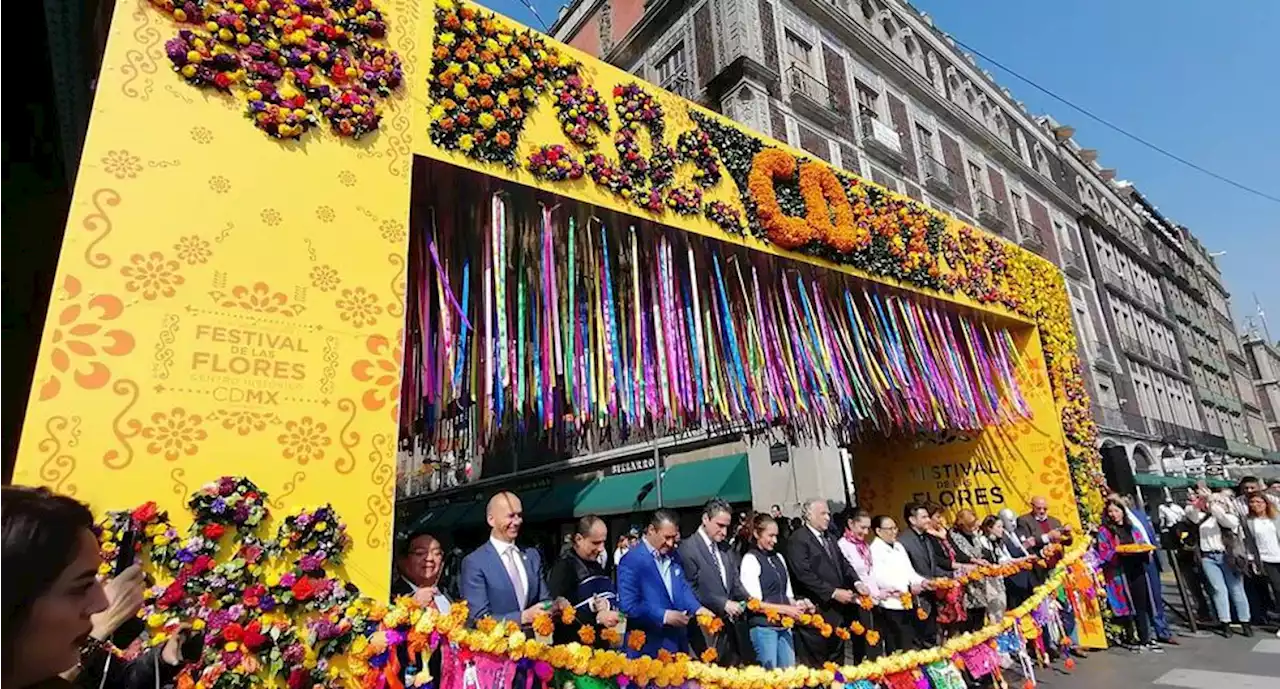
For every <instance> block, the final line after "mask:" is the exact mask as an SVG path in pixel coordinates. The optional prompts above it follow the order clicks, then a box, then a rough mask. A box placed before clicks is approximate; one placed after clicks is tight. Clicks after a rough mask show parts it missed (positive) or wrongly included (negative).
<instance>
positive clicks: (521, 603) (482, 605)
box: [460, 491, 551, 625]
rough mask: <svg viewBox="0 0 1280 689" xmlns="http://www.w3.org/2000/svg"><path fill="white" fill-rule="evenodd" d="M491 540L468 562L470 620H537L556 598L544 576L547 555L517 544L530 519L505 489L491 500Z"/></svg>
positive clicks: (465, 581) (465, 589)
mask: <svg viewBox="0 0 1280 689" xmlns="http://www.w3.org/2000/svg"><path fill="white" fill-rule="evenodd" d="M486 519H487V520H488V522H489V541H488V542H487V543H485V544H484V545H482V546H480V547H479V548H476V549H475V550H473V551H472V552H471V554H470V555H467V557H466V558H464V559H463V560H462V575H461V579H462V584H461V591H460V592H461V594H462V598H463V600H465V601H466V602H467V605H468V611H467V622H468V624H475V621H476V620H478V619H481V618H484V617H492V618H493V619H495V620H504V621H509V622H516V623H519V624H521V625H529V624H533V619H534V617H535V616H536V615H537V614H538V611H540V610H543V609H547V608H548V607H549V606H547V605H546V603H547V602H548V601H550V600H551V594H550V593H549V592H548V590H547V583H546V581H545V580H543V578H542V557H541V556H540V555H539V554H538V550H537V549H536V548H525V549H523V550H522V549H521V548H520V546H518V545H516V538H517V537H518V536H519V535H520V526H521V525H522V524H523V523H524V507H523V506H522V505H521V504H520V498H519V497H517V496H516V495H515V494H514V493H508V492H506V491H503V492H501V493H498V494H497V495H494V496H493V497H492V498H490V499H489V506H488V509H487V510H486Z"/></svg>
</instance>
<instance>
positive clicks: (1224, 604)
mask: <svg viewBox="0 0 1280 689" xmlns="http://www.w3.org/2000/svg"><path fill="white" fill-rule="evenodd" d="M1186 519H1187V521H1189V522H1191V523H1192V524H1197V525H1198V526H1199V531H1200V566H1201V567H1202V568H1203V569H1204V578H1205V580H1206V581H1207V582H1208V583H1209V590H1210V591H1211V592H1212V593H1213V607H1214V610H1215V611H1216V612H1217V613H1218V621H1219V622H1221V623H1222V629H1221V631H1222V635H1223V636H1231V605H1232V604H1234V605H1235V607H1236V614H1237V615H1238V616H1239V617H1240V622H1241V623H1242V625H1243V628H1244V633H1245V636H1252V635H1253V630H1252V628H1251V627H1250V626H1249V623H1250V621H1251V620H1250V617H1249V597H1248V596H1247V595H1246V594H1245V591H1244V572H1238V571H1236V566H1235V565H1233V564H1232V563H1231V562H1230V560H1229V558H1228V557H1227V555H1228V552H1227V550H1228V548H1227V546H1228V543H1227V540H1228V539H1231V538H1243V534H1242V533H1241V529H1240V526H1241V524H1240V518H1239V517H1237V516H1236V515H1235V510H1234V509H1232V505H1231V497H1230V496H1227V495H1222V494H1219V493H1210V492H1209V491H1208V490H1207V489H1202V490H1201V491H1200V493H1199V494H1198V495H1196V497H1195V498H1193V499H1192V501H1191V504H1189V505H1187V512H1186ZM1228 599H1230V601H1229V602H1228Z"/></svg>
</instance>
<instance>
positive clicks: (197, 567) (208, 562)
mask: <svg viewBox="0 0 1280 689" xmlns="http://www.w3.org/2000/svg"><path fill="white" fill-rule="evenodd" d="M211 569H213V558H211V557H209V556H208V555H201V556H200V557H197V558H196V561H195V562H192V563H191V570H192V572H194V573H195V574H203V573H205V572H207V571H209V570H211Z"/></svg>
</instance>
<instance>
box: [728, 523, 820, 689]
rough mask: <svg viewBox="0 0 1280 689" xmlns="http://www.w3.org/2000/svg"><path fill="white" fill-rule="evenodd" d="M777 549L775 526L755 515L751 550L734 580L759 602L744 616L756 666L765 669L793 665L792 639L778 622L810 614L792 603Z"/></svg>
mask: <svg viewBox="0 0 1280 689" xmlns="http://www.w3.org/2000/svg"><path fill="white" fill-rule="evenodd" d="M777 545H778V523H777V522H776V521H775V520H774V518H773V517H770V516H769V515H767V514H763V513H759V514H756V516H755V517H754V518H753V519H752V520H751V547H750V548H749V549H748V550H747V553H746V554H745V555H743V556H742V566H741V570H740V572H739V575H738V579H739V581H741V582H742V588H743V589H744V590H746V592H747V595H749V596H751V597H752V598H753V599H755V600H758V601H760V604H759V606H758V608H757V607H756V606H754V605H753V606H751V607H753V608H755V609H753V610H751V612H750V613H749V614H748V616H747V624H748V625H749V626H750V632H749V636H750V637H751V646H752V647H753V648H754V649H755V651H756V662H758V663H759V664H760V666H761V667H764V668H765V669H773V668H780V667H791V666H793V665H795V664H796V650H795V638H794V636H793V635H792V632H791V630H790V629H788V628H786V627H784V626H782V624H781V618H782V617H783V616H786V617H799V616H800V615H801V614H802V613H803V612H806V611H812V610H813V605H812V604H811V603H809V602H808V601H797V600H796V599H795V593H794V592H793V591H792V589H791V577H790V575H789V573H788V571H787V561H786V560H784V559H782V554H781V553H779V552H777Z"/></svg>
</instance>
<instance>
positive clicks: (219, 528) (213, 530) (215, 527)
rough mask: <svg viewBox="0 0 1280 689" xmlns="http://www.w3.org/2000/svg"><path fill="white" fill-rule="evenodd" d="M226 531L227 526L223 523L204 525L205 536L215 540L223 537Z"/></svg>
mask: <svg viewBox="0 0 1280 689" xmlns="http://www.w3.org/2000/svg"><path fill="white" fill-rule="evenodd" d="M226 532H227V529H226V527H225V526H223V525H221V524H205V525H204V537H205V538H208V539H211V540H214V541H216V540H218V539H219V538H222V534H224V533H226Z"/></svg>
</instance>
